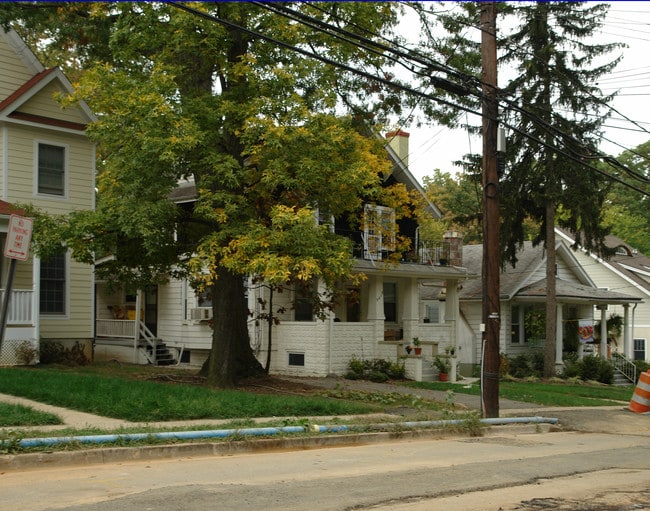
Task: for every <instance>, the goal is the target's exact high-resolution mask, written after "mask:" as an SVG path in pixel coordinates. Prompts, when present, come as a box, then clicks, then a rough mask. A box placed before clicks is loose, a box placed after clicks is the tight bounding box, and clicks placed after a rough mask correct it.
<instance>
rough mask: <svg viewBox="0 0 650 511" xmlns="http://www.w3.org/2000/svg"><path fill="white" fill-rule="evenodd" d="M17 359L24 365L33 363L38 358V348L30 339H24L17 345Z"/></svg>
mask: <svg viewBox="0 0 650 511" xmlns="http://www.w3.org/2000/svg"><path fill="white" fill-rule="evenodd" d="M16 359H17V360H18V362H19V363H20V364H22V365H25V366H28V365H32V364H33V363H34V362H36V360H38V349H37V348H35V347H34V345H33V344H32V343H31V342H30V341H23V342H21V343H20V344H19V345H18V346H17V347H16Z"/></svg>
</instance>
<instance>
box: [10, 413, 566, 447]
mask: <svg viewBox="0 0 650 511" xmlns="http://www.w3.org/2000/svg"><path fill="white" fill-rule="evenodd" d="M465 422H466V420H465V419H451V420H438V421H418V422H397V423H383V424H371V425H351V426H346V425H334V426H321V425H317V424H313V425H311V426H285V427H279V428H274V427H266V428H243V429H213V430H205V431H168V432H161V433H121V434H112V435H85V436H63V437H49V438H24V439H22V440H20V441H19V442H18V445H19V446H20V447H43V446H53V445H60V444H70V443H81V444H102V443H114V442H118V441H120V440H126V441H137V440H147V439H150V438H153V439H159V440H170V439H177V440H197V439H204V438H227V437H232V436H238V435H243V436H271V435H278V434H280V433H306V432H311V433H343V432H348V431H359V430H366V429H390V428H430V427H444V426H460V425H462V424H464V423H465ZM480 422H481V424H486V425H490V426H495V425H506V424H531V423H533V424H556V423H557V422H558V419H555V418H549V417H506V418H492V419H480ZM6 444H9V442H8V441H3V442H1V443H0V445H2V446H5V445H6Z"/></svg>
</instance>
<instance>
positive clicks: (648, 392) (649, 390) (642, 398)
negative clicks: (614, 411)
mask: <svg viewBox="0 0 650 511" xmlns="http://www.w3.org/2000/svg"><path fill="white" fill-rule="evenodd" d="M630 410H632V411H633V412H635V413H646V412H650V370H648V371H646V372H645V373H641V377H640V378H639V383H637V384H636V389H634V394H633V395H632V400H631V401H630Z"/></svg>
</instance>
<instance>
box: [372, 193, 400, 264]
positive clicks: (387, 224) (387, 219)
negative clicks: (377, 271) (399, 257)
mask: <svg viewBox="0 0 650 511" xmlns="http://www.w3.org/2000/svg"><path fill="white" fill-rule="evenodd" d="M394 250H395V210H394V209H393V208H387V207H385V206H375V205H372V204H366V205H365V206H364V258H366V259H377V260H379V259H382V257H384V255H387V254H388V253H390V252H393V251H394Z"/></svg>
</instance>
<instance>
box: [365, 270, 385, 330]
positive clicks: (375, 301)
mask: <svg viewBox="0 0 650 511" xmlns="http://www.w3.org/2000/svg"><path fill="white" fill-rule="evenodd" d="M367 300H368V301H367V306H368V322H369V323H372V324H373V325H374V336H375V342H377V341H383V340H384V319H385V316H384V278H383V277H382V276H381V275H370V276H369V277H368V297H367Z"/></svg>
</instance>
